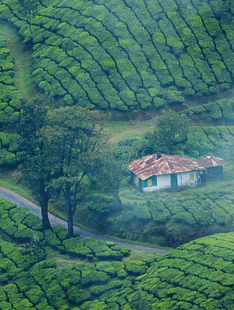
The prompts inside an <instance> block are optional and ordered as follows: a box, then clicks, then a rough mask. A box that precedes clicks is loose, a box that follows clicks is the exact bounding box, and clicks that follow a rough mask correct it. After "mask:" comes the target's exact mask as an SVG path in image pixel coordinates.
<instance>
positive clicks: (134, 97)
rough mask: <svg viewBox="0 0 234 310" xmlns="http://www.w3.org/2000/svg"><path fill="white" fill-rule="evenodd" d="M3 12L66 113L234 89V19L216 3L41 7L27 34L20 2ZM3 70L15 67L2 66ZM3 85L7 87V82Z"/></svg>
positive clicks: (37, 75) (5, 4) (37, 76)
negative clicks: (77, 108)
mask: <svg viewBox="0 0 234 310" xmlns="http://www.w3.org/2000/svg"><path fill="white" fill-rule="evenodd" d="M0 5H1V7H0V9H1V14H2V17H3V18H5V19H8V20H10V21H12V22H13V23H14V24H15V25H16V27H17V28H18V29H19V33H20V35H22V36H23V38H24V42H25V43H26V44H27V43H29V42H30V43H32V44H33V49H34V53H33V67H34V71H33V78H34V80H35V82H36V83H37V84H38V86H39V87H40V88H41V89H43V90H44V91H46V92H50V93H52V94H53V95H55V96H59V97H60V98H63V100H64V103H65V104H68V105H72V104H78V105H81V106H87V107H89V108H96V107H97V108H99V109H117V110H121V111H126V110H128V109H129V110H130V109H142V110H145V109H148V108H150V107H151V106H156V107H157V108H160V107H162V106H164V107H165V106H166V104H167V103H168V104H170V105H177V104H181V103H183V102H184V100H185V97H187V96H200V95H209V94H214V93H217V92H218V91H219V90H225V89H227V88H230V86H231V83H232V81H233V76H234V75H233V74H234V66H233V60H234V53H233V46H234V43H233V42H234V40H233V36H232V32H231V25H232V23H233V16H232V13H231V11H230V10H226V7H225V3H220V2H219V1H218V0H214V1H211V2H210V1H205V2H203V3H202V4H201V3H199V2H198V1H194V2H193V3H189V4H188V5H187V4H185V3H184V2H183V1H182V0H179V1H174V0H167V1H160V0H158V1H156V2H155V3H152V1H150V2H149V3H147V4H145V2H144V1H143V0H138V1H137V3H132V2H131V1H128V2H124V1H122V0H119V1H118V2H117V4H115V3H114V2H113V1H108V2H107V3H104V2H103V1H93V2H84V3H82V4H81V3H80V2H78V1H75V2H73V3H71V2H70V1H68V0H63V1H62V2H59V1H55V2H53V4H52V3H50V2H48V1H44V2H43V3H39V4H38V8H37V10H36V11H35V12H34V14H32V16H31V18H32V20H31V31H32V33H31V31H30V26H29V22H28V20H27V18H26V16H24V15H23V14H22V10H20V3H19V2H18V0H16V1H15V0H10V1H8V0H1V2H0ZM116 6H117V7H118V9H117V8H116ZM220 12H221V13H220ZM2 55H4V50H2V54H1V53H0V56H2ZM0 61H1V60H0ZM0 64H1V62H0ZM2 68H4V69H8V70H11V69H12V65H8V63H6V62H5V60H3V61H2ZM1 79H2V82H3V83H8V84H9V86H11V84H12V80H11V76H7V75H2V78H1ZM8 84H7V85H8ZM4 85H5V84H4ZM168 87H169V88H170V87H173V90H172V91H168ZM11 106H12V107H13V108H15V105H14V103H12V105H11ZM16 106H17V105H16ZM9 107H10V106H9ZM3 109H4V111H5V110H6V113H13V110H11V109H10V110H9V108H7V107H6V106H5V107H4V108H3ZM217 112H218V111H217ZM224 114H225V113H224ZM226 115H227V114H226ZM213 116H215V118H217V117H219V116H220V114H219V113H215V112H214V113H213ZM225 117H226V116H225ZM9 161H10V159H9Z"/></svg>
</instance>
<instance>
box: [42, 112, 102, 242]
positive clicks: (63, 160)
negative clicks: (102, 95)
mask: <svg viewBox="0 0 234 310" xmlns="http://www.w3.org/2000/svg"><path fill="white" fill-rule="evenodd" d="M101 132H102V119H101V117H100V114H99V113H98V112H97V111H89V110H88V109H84V108H80V107H76V106H74V107H61V108H59V109H56V110H54V111H52V112H50V113H49V114H48V125H47V126H46V127H44V128H43V129H42V130H41V131H40V133H41V136H42V137H43V141H46V144H47V145H50V147H51V150H52V153H53V154H51V156H53V160H54V163H56V164H55V166H56V174H57V177H55V178H54V179H53V180H51V187H53V188H54V189H57V190H59V191H60V192H61V193H62V194H63V196H64V198H65V201H66V212H67V222H68V235H69V237H73V217H74V214H75V211H76V208H77V205H78V204H79V202H80V200H81V199H82V198H81V196H82V195H81V191H82V182H84V179H85V176H86V175H89V176H90V177H92V171H94V170H95V169H96V168H97V167H98V166H100V165H101V162H100V155H101V152H100V150H101V148H102V146H103V143H104V141H103V140H102V139H101Z"/></svg>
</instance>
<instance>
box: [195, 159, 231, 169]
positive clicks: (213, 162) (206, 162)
mask: <svg viewBox="0 0 234 310" xmlns="http://www.w3.org/2000/svg"><path fill="white" fill-rule="evenodd" d="M197 162H198V164H199V165H201V166H202V167H205V168H211V167H218V166H226V163H225V162H224V161H223V160H222V158H216V157H214V156H207V157H206V158H202V159H199V160H197Z"/></svg>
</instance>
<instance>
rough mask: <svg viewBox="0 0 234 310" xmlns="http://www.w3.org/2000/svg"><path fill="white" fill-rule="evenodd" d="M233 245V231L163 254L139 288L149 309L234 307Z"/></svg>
mask: <svg viewBox="0 0 234 310" xmlns="http://www.w3.org/2000/svg"><path fill="white" fill-rule="evenodd" d="M233 247H234V234H233V233H229V234H219V235H213V236H209V237H205V238H201V239H198V240H195V241H192V242H190V243H188V244H186V245H184V246H181V247H179V248H178V249H176V250H173V251H171V252H169V253H168V254H166V255H163V256H161V257H159V258H158V261H157V262H155V263H154V264H153V266H152V268H150V269H149V270H148V271H147V273H146V274H145V275H143V276H140V277H138V278H136V286H135V290H141V291H142V296H143V298H142V299H143V301H144V303H145V305H146V307H147V308H146V309H207V310H208V309H232V308H233V294H232V284H233V280H234V278H233V270H234V269H233V268H234V265H233V258H232V251H233ZM152 301H153V302H154V303H153V304H151V302H152Z"/></svg>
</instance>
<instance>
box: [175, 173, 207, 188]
mask: <svg viewBox="0 0 234 310" xmlns="http://www.w3.org/2000/svg"><path fill="white" fill-rule="evenodd" d="M192 174H193V175H194V181H191V179H190V176H191V175H192ZM177 182H178V187H180V186H197V185H199V184H200V183H201V178H200V171H196V170H195V171H189V172H182V173H177Z"/></svg>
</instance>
